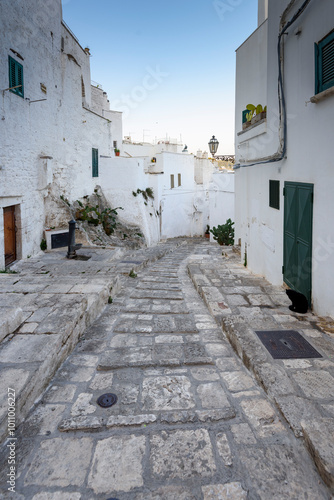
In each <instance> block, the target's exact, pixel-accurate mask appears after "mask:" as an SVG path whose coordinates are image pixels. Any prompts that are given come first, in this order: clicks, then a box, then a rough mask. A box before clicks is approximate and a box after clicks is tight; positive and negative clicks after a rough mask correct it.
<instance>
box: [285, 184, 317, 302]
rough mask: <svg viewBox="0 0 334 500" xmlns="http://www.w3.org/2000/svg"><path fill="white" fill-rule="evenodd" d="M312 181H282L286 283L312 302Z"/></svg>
mask: <svg viewBox="0 0 334 500" xmlns="http://www.w3.org/2000/svg"><path fill="white" fill-rule="evenodd" d="M312 221H313V184H302V183H295V182H285V184H284V257H283V259H284V264H283V275H284V281H285V283H286V284H287V285H288V286H289V287H290V288H292V289H293V290H296V291H297V292H300V293H302V294H303V295H305V297H306V298H307V300H308V301H309V303H310V304H311V291H312Z"/></svg>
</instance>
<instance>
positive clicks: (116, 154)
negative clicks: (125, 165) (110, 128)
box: [114, 148, 120, 156]
mask: <svg viewBox="0 0 334 500" xmlns="http://www.w3.org/2000/svg"><path fill="white" fill-rule="evenodd" d="M114 151H115V156H119V154H120V150H119V149H117V148H115V150H114Z"/></svg>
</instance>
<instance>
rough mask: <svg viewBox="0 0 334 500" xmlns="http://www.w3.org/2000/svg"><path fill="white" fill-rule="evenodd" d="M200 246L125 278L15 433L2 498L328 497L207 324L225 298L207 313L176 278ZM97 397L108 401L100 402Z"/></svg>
mask: <svg viewBox="0 0 334 500" xmlns="http://www.w3.org/2000/svg"><path fill="white" fill-rule="evenodd" d="M212 248H213V247H212ZM210 249H211V246H210V245H209V244H205V243H202V244H196V243H193V242H191V241H188V243H187V244H186V245H182V246H179V247H178V248H177V249H176V250H175V251H174V252H173V253H170V254H168V255H166V256H165V257H163V258H162V259H160V260H159V261H157V262H156V263H155V264H152V265H151V266H149V267H147V268H146V269H144V270H142V271H141V272H139V273H138V276H137V277H136V278H133V279H131V278H126V279H125V280H124V286H123V290H122V292H121V293H120V294H119V295H118V296H117V298H115V299H114V301H113V303H112V304H110V305H108V306H107V307H106V309H105V310H104V312H103V314H102V315H101V316H100V317H99V318H98V319H97V320H96V321H95V322H94V324H93V325H92V326H91V327H90V328H89V329H88V330H87V331H86V332H85V334H84V336H83V337H82V338H81V340H80V341H79V344H78V345H77V347H76V348H75V349H74V351H73V353H72V354H71V355H70V356H69V357H68V359H67V361H66V362H65V363H63V365H62V366H61V368H60V369H59V370H58V372H57V373H56V375H55V376H54V378H53V379H52V383H51V384H50V386H49V388H48V390H47V391H46V393H45V394H44V396H43V398H42V400H41V401H40V402H39V403H38V404H37V405H36V407H35V408H34V410H33V411H32V412H31V413H30V414H29V415H28V417H27V418H26V420H25V422H24V423H23V424H22V425H21V426H20V427H19V429H18V430H17V433H16V437H17V442H16V443H15V445H16V446H15V448H16V459H17V464H16V466H17V476H16V493H15V494H11V493H8V492H7V493H6V486H4V487H3V489H2V497H1V498H5V499H7V498H8V499H11V498H13V499H33V500H49V499H50V500H63V499H64V500H79V499H82V500H90V499H91V500H93V499H96V500H97V499H99V500H101V499H105V500H107V499H111V498H113V499H118V500H158V499H162V500H190V499H196V500H220V499H235V500H239V499H240V500H241V499H246V498H247V499H254V500H255V499H272V498H275V499H298V500H299V499H305V500H306V499H308V500H309V499H314V500H320V499H330V498H331V495H330V492H329V490H328V489H327V487H326V486H325V484H324V483H323V482H322V479H321V478H320V476H319V474H318V471H317V469H316V467H315V465H314V462H313V461H312V459H311V457H310V455H309V454H308V452H307V450H306V448H305V446H304V443H303V441H302V440H301V439H298V438H297V437H296V436H295V435H294V433H293V431H292V430H291V429H290V428H289V426H288V425H287V423H286V422H285V421H284V420H283V419H282V418H281V417H280V414H279V413H278V410H277V409H276V406H275V405H274V404H273V403H271V399H269V398H268V396H267V395H266V393H265V392H264V391H263V389H262V388H261V387H260V386H259V384H258V382H257V381H256V380H255V377H254V376H253V375H252V374H251V372H249V371H248V370H247V368H245V367H244V365H243V363H242V361H241V360H240V359H239V358H238V357H237V355H236V354H235V353H234V351H233V349H232V347H231V346H230V343H229V341H228V340H227V338H226V337H225V336H224V335H223V333H222V329H221V327H220V326H218V325H217V323H216V321H215V319H216V320H217V317H215V314H214V313H215V312H217V311H216V310H215V307H216V305H217V304H220V303H223V302H224V297H222V299H221V300H220V299H219V301H217V300H216V299H217V297H216V298H215V300H208V299H207V297H206V302H207V304H208V305H209V308H211V312H209V310H208V308H207V306H206V305H205V304H204V302H203V300H202V299H201V298H200V296H199V294H198V292H197V291H196V288H195V287H194V285H193V283H192V281H191V279H190V277H189V275H188V267H187V266H188V265H189V266H191V265H194V266H198V265H202V264H203V263H200V262H199V259H200V258H204V259H207V260H208V262H210V260H211V259H212V258H216V257H217V255H218V254H217V250H216V248H215V249H214V250H213V254H211V255H210V253H211V250H210ZM218 250H220V249H218ZM220 253H221V250H220ZM189 256H191V259H193V260H192V261H189ZM187 259H188V260H187ZM200 274H201V273H200ZM211 278H212V276H211ZM203 279H204V278H203ZM206 279H208V278H207V277H206ZM204 281H205V280H204ZM209 285H210V284H209ZM217 285H218V283H217ZM197 286H199V285H198V283H197ZM211 286H212V283H211ZM209 288H210V286H209ZM199 291H202V290H199ZM211 291H212V290H211ZM207 292H209V290H208V291H207ZM215 293H216V292H215ZM211 297H212V296H211ZM257 300H259V299H257ZM224 303H225V302H224ZM214 304H215V305H214ZM229 304H230V305H231V306H232V301H231V302H230V303H229ZM224 307H225V308H227V307H226V306H224ZM212 308H213V309H212ZM219 309H220V310H221V307H220V308H219ZM213 316H214V317H215V319H214V318H213ZM103 393H113V394H116V395H117V398H118V400H117V403H116V404H115V405H114V406H112V407H111V408H102V407H100V406H98V405H97V403H96V401H97V398H98V397H99V396H100V395H101V394H103ZM9 453H10V448H8V447H7V448H5V449H4V450H3V453H2V460H3V461H2V464H1V473H0V474H1V484H2V485H6V484H7V483H6V482H7V481H8V477H7V475H8V473H9V466H8V464H7V458H8V456H9Z"/></svg>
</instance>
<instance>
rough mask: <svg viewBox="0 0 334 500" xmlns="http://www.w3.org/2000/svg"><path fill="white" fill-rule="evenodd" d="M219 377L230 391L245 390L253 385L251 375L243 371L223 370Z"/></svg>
mask: <svg viewBox="0 0 334 500" xmlns="http://www.w3.org/2000/svg"><path fill="white" fill-rule="evenodd" d="M221 377H222V379H223V380H224V382H225V383H226V385H227V388H228V390H229V391H231V392H240V391H246V390H247V389H250V388H251V387H254V385H255V382H254V380H253V379H252V377H250V376H249V375H247V373H245V372H243V371H234V372H225V373H222V374H221Z"/></svg>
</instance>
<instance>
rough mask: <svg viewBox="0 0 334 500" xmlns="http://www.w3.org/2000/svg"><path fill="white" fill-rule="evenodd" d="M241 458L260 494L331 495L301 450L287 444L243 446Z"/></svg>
mask: <svg viewBox="0 0 334 500" xmlns="http://www.w3.org/2000/svg"><path fill="white" fill-rule="evenodd" d="M240 460H241V461H242V464H243V466H244V467H245V469H246V470H247V472H248V474H249V476H250V480H251V482H252V486H253V488H254V489H255V491H258V492H261V498H268V499H269V498H273V496H274V498H279V499H282V500H283V499H286V500H290V499H292V498H296V499H297V498H298V499H299V498H303V497H304V498H309V499H312V500H325V499H328V492H327V491H326V489H325V488H324V487H323V486H321V484H319V476H318V474H317V473H316V471H315V470H312V467H310V466H309V467H306V466H305V457H304V459H303V458H302V457H300V453H298V452H295V451H294V450H293V448H292V447H290V446H289V445H287V444H284V445H277V444H271V445H270V446H269V447H268V448H257V447H256V448H253V447H250V446H248V447H243V448H242V449H241V450H240Z"/></svg>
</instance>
